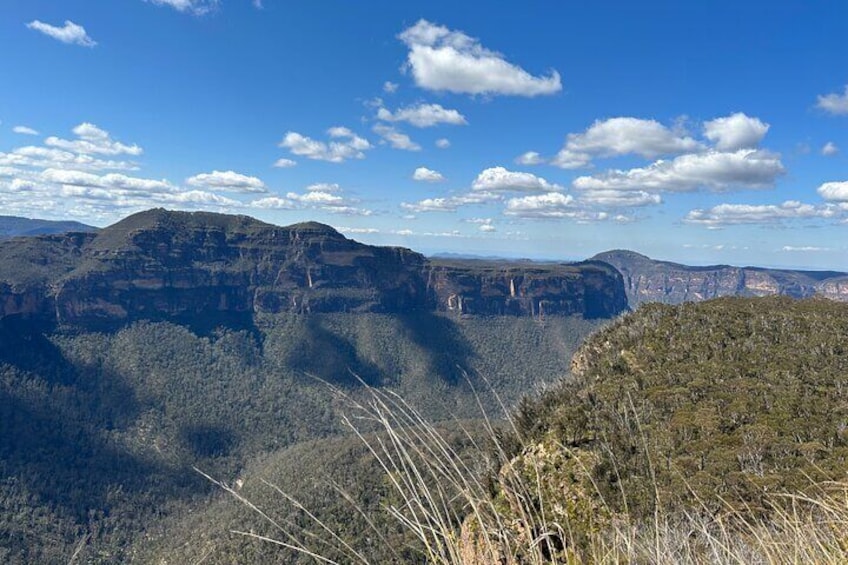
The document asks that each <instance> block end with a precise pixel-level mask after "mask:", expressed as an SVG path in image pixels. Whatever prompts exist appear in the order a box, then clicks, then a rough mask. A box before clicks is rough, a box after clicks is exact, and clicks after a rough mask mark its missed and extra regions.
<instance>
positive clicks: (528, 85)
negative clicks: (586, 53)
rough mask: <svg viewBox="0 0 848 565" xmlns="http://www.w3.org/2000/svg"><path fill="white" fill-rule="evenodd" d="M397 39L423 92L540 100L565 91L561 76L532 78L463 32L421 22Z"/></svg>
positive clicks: (552, 72)
mask: <svg viewBox="0 0 848 565" xmlns="http://www.w3.org/2000/svg"><path fill="white" fill-rule="evenodd" d="M398 38H399V39H400V40H401V41H403V42H404V43H405V44H406V46H407V47H408V48H409V54H408V56H407V64H406V66H407V68H408V69H409V70H410V71H411V72H412V77H413V78H414V80H415V84H417V85H418V86H419V87H421V88H425V89H427V90H437V91H448V92H455V93H461V94H484V95H514V96H538V95H542V94H553V93H556V92H559V91H560V90H562V84H561V83H560V76H559V73H557V72H556V71H551V72H550V74H549V75H548V76H533V75H531V74H530V73H528V72H527V71H525V70H524V69H522V68H521V67H519V66H517V65H514V64H512V63H509V62H507V61H506V59H504V57H503V55H501V54H500V53H497V52H494V51H490V50H489V49H486V48H485V47H483V46H482V45H481V44H480V42H479V41H478V40H477V39H474V38H472V37H469V36H467V35H465V34H464V33H462V32H460V31H453V30H450V29H448V28H446V27H444V26H438V25H435V24H433V23H430V22H428V21H427V20H423V19H422V20H419V21H418V23H416V24H415V25H414V26H412V27H410V28H407V29H406V30H404V31H403V32H402V33H401V34H400V35H399V36H398Z"/></svg>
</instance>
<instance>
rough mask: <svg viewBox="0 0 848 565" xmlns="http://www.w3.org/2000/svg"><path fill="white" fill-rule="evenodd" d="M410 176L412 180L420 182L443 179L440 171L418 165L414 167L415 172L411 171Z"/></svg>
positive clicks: (440, 180)
mask: <svg viewBox="0 0 848 565" xmlns="http://www.w3.org/2000/svg"><path fill="white" fill-rule="evenodd" d="M412 178H413V180H417V181H422V182H442V181H444V180H445V177H444V176H443V175H442V173H440V172H439V171H434V170H433V169H428V168H427V167H418V168H417V169H415V172H414V173H412Z"/></svg>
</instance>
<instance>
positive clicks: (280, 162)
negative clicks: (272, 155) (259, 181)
mask: <svg viewBox="0 0 848 565" xmlns="http://www.w3.org/2000/svg"><path fill="white" fill-rule="evenodd" d="M295 165H297V161H294V160H292V159H286V158H283V159H277V160H276V161H275V162H274V166H275V167H277V168H278V169H288V168H290V167H294V166H295Z"/></svg>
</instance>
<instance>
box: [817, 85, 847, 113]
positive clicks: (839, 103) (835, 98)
mask: <svg viewBox="0 0 848 565" xmlns="http://www.w3.org/2000/svg"><path fill="white" fill-rule="evenodd" d="M816 106H817V107H818V108H821V109H822V110H824V111H825V112H827V113H829V114H834V115H837V116H844V115H845V114H848V85H846V86H845V91H844V93H843V94H836V93H831V94H824V95H820V96H819V97H818V100H817V102H816Z"/></svg>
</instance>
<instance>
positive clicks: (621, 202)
mask: <svg viewBox="0 0 848 565" xmlns="http://www.w3.org/2000/svg"><path fill="white" fill-rule="evenodd" d="M580 202H581V203H584V204H587V205H589V206H596V207H601V208H636V207H641V206H651V205H655V204H661V203H662V198H660V195H659V194H651V193H649V192H645V191H644V190H608V189H605V190H587V191H585V192H583V193H581V194H580Z"/></svg>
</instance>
